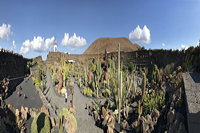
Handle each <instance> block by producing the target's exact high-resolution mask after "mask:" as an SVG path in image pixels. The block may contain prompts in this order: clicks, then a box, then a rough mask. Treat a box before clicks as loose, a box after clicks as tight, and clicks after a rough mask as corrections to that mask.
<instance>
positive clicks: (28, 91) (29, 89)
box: [5, 78, 43, 109]
mask: <svg viewBox="0 0 200 133" xmlns="http://www.w3.org/2000/svg"><path fill="white" fill-rule="evenodd" d="M20 86H21V87H20ZM20 88H21V90H20ZM18 92H20V93H21V96H18V94H17V93H18ZM24 94H25V95H26V97H27V98H26V99H25V98H24ZM5 102H6V104H11V105H13V107H14V108H15V109H20V108H21V106H24V107H28V108H40V107H42V105H43V103H42V101H41V99H40V97H39V95H38V93H37V91H36V89H35V86H34V85H33V81H32V79H31V78H26V79H25V80H24V81H23V82H22V83H21V84H20V85H18V86H17V87H16V90H15V92H13V94H12V95H11V96H10V97H8V98H7V99H5Z"/></svg>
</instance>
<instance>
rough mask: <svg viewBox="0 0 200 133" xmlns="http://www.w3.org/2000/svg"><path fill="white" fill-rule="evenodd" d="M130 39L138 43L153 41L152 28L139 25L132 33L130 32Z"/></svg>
mask: <svg viewBox="0 0 200 133" xmlns="http://www.w3.org/2000/svg"><path fill="white" fill-rule="evenodd" d="M129 39H130V40H131V41H133V42H136V43H139V44H141V43H145V44H149V43H151V33H150V30H149V29H148V28H147V26H146V25H145V26H144V27H143V29H141V28H140V26H139V25H138V26H137V27H136V28H135V29H134V30H133V31H132V32H131V33H129Z"/></svg>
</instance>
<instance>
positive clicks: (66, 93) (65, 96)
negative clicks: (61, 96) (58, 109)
mask: <svg viewBox="0 0 200 133" xmlns="http://www.w3.org/2000/svg"><path fill="white" fill-rule="evenodd" d="M65 103H67V91H66V92H65Z"/></svg>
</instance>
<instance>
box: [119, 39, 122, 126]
mask: <svg viewBox="0 0 200 133" xmlns="http://www.w3.org/2000/svg"><path fill="white" fill-rule="evenodd" d="M120 65H121V63H120V43H119V45H118V98H119V100H118V101H119V105H118V123H120V117H121V115H120V114H121V96H122V95H121V92H122V72H121V69H120Z"/></svg>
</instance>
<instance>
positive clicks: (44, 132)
mask: <svg viewBox="0 0 200 133" xmlns="http://www.w3.org/2000/svg"><path fill="white" fill-rule="evenodd" d="M42 125H43V126H42ZM50 131H51V126H50V120H49V117H48V116H47V115H46V114H45V113H43V112H40V113H38V114H37V116H36V117H35V118H34V119H33V121H32V123H31V132H32V133H38V132H40V133H50Z"/></svg>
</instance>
